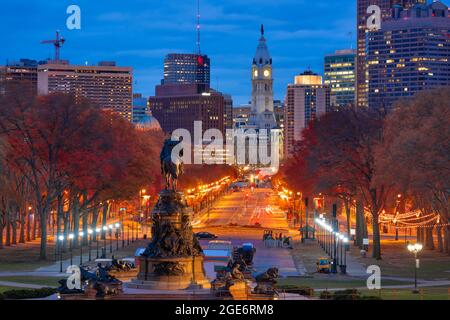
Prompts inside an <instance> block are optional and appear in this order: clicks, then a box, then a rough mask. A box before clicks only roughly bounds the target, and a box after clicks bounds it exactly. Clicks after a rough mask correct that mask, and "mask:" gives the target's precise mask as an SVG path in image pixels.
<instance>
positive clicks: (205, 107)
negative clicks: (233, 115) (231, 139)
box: [149, 84, 230, 138]
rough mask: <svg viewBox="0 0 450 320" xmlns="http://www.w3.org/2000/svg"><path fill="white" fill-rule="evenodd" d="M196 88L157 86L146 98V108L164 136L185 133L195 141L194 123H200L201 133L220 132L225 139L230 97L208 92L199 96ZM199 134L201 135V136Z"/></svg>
mask: <svg viewBox="0 0 450 320" xmlns="http://www.w3.org/2000/svg"><path fill="white" fill-rule="evenodd" d="M198 86H199V85H198V84H184V85H159V86H157V88H156V95H155V96H153V97H150V98H149V108H150V110H151V111H152V114H153V116H154V117H155V118H156V119H158V121H159V123H160V124H161V128H162V129H163V131H165V132H166V133H171V132H172V131H174V130H176V129H186V130H188V131H189V132H190V134H191V137H192V138H194V121H202V130H203V132H205V131H206V130H208V129H219V130H220V131H221V132H222V134H223V135H224V136H225V129H226V126H227V121H226V118H225V114H226V107H225V105H226V104H230V102H229V99H230V96H225V95H224V94H222V93H220V92H217V91H214V90H212V89H210V91H209V92H199V89H198ZM203 132H202V133H203Z"/></svg>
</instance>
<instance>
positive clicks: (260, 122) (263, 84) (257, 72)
mask: <svg viewBox="0 0 450 320" xmlns="http://www.w3.org/2000/svg"><path fill="white" fill-rule="evenodd" d="M251 106H252V110H251V113H250V118H249V122H248V124H249V126H250V127H252V128H254V129H268V130H270V129H275V128H276V121H275V116H274V113H273V75H272V58H271V56H270V53H269V49H268V47H267V43H266V38H265V37H264V26H261V37H260V38H259V43H258V46H257V48H256V53H255V56H254V58H253V62H252V105H251Z"/></svg>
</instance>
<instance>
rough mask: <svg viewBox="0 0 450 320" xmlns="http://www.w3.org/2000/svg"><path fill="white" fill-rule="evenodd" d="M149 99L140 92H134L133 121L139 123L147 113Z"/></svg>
mask: <svg viewBox="0 0 450 320" xmlns="http://www.w3.org/2000/svg"><path fill="white" fill-rule="evenodd" d="M147 110H148V99H147V98H145V97H143V96H142V94H140V93H135V94H133V123H135V124H136V123H138V122H139V121H141V120H142V119H143V118H144V117H145V116H146V114H147Z"/></svg>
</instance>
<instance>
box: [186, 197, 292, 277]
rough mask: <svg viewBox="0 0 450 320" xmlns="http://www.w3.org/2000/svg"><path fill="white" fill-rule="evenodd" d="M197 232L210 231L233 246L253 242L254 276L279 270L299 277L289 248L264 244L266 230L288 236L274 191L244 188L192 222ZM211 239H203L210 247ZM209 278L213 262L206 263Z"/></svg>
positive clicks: (283, 274)
mask: <svg viewBox="0 0 450 320" xmlns="http://www.w3.org/2000/svg"><path fill="white" fill-rule="evenodd" d="M193 225H194V228H195V229H194V231H195V232H211V233H213V234H215V235H217V236H218V239H217V240H227V241H231V242H232V244H233V246H241V245H242V244H243V243H247V242H250V243H253V245H254V246H255V248H256V254H255V257H254V268H255V271H254V273H262V272H264V271H266V270H267V269H268V268H271V267H278V268H279V271H280V274H281V275H282V276H294V275H299V272H298V271H297V269H296V268H295V265H294V262H293V260H292V256H291V252H290V250H289V249H287V248H267V247H265V246H264V243H263V241H262V238H263V234H264V230H273V233H274V235H275V234H277V235H278V234H279V233H282V234H283V235H285V236H288V235H289V228H288V224H287V220H286V214H285V213H284V212H283V211H281V210H280V209H279V208H278V206H277V195H276V194H275V193H274V192H273V190H272V189H258V188H255V189H253V190H251V189H247V188H245V189H241V190H239V191H237V192H232V193H230V194H228V195H225V196H224V197H222V198H221V199H220V200H219V201H218V202H217V203H216V204H215V206H214V207H213V208H212V209H211V210H210V212H209V214H208V213H205V214H204V215H203V216H202V217H200V218H198V217H197V218H195V219H194V221H193ZM209 241H210V240H201V241H200V243H201V244H202V246H203V247H205V248H206V247H207V244H208V242H209ZM205 268H206V270H207V274H208V276H209V277H211V276H214V272H213V270H214V263H206V264H205Z"/></svg>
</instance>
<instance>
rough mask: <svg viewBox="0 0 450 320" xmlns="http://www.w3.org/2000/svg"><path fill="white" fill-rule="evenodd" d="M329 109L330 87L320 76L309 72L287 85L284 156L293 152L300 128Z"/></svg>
mask: <svg viewBox="0 0 450 320" xmlns="http://www.w3.org/2000/svg"><path fill="white" fill-rule="evenodd" d="M329 109H330V88H329V86H328V85H324V84H323V82H322V77H321V76H319V75H317V74H315V73H313V72H311V71H305V72H304V73H302V74H300V75H298V76H296V77H295V82H294V84H290V85H288V88H287V93H286V101H285V107H284V148H285V149H284V156H285V157H289V156H291V155H292V154H293V153H294V152H295V146H296V142H298V141H300V140H301V137H302V130H303V129H304V128H306V127H307V126H308V124H309V122H310V121H312V120H314V119H315V118H317V117H319V116H320V115H322V114H324V113H326V112H327V111H329Z"/></svg>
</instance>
